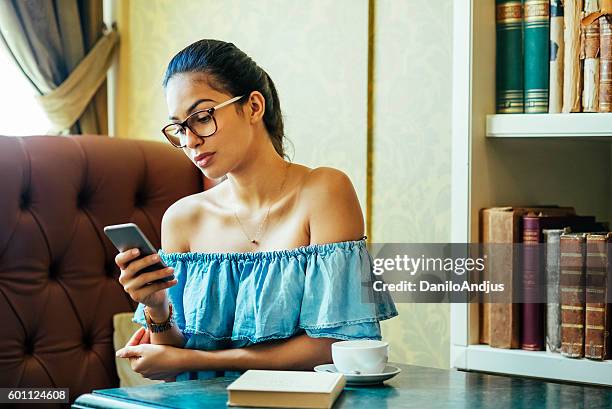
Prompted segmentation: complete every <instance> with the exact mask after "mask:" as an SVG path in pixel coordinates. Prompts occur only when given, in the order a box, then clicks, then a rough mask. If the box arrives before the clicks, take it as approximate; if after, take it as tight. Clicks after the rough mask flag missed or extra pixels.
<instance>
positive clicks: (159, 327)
mask: <svg viewBox="0 0 612 409" xmlns="http://www.w3.org/2000/svg"><path fill="white" fill-rule="evenodd" d="M169 306H170V314H169V315H168V319H167V320H166V321H164V322H161V323H159V324H158V323H155V322H153V320H151V317H150V316H149V312H148V307H145V308H144V316H145V320H146V321H147V326H148V327H149V329H150V330H151V332H154V333H156V334H157V333H160V332H164V331H167V330H169V329H170V328H172V327H173V326H174V319H173V318H172V303H170V304H169Z"/></svg>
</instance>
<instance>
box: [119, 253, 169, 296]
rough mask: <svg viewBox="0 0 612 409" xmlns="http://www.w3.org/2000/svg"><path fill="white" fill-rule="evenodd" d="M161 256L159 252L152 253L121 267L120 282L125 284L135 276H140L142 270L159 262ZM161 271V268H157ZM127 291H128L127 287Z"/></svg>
mask: <svg viewBox="0 0 612 409" xmlns="http://www.w3.org/2000/svg"><path fill="white" fill-rule="evenodd" d="M159 261H160V258H159V255H157V254H151V255H149V256H146V257H143V258H140V259H138V260H134V261H132V262H131V263H129V264H128V265H127V266H126V267H125V268H123V269H121V275H120V276H119V282H120V283H121V284H122V285H123V286H124V288H125V285H126V284H127V283H129V282H130V280H132V279H133V278H135V277H137V276H139V275H140V274H139V272H140V270H142V269H144V268H146V267H149V266H152V265H154V264H156V263H159ZM156 271H159V270H156ZM126 291H128V290H127V289H126Z"/></svg>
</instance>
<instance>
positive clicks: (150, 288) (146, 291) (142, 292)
mask: <svg viewBox="0 0 612 409" xmlns="http://www.w3.org/2000/svg"><path fill="white" fill-rule="evenodd" d="M176 283H177V280H176V279H174V280H171V281H166V282H161V283H153V284H151V285H147V286H144V287H142V288H140V289H138V290H134V291H132V292H131V293H130V297H132V300H134V301H136V302H142V300H144V299H146V298H147V297H148V296H150V295H151V294H153V293H155V292H157V291H160V290H165V289H166V288H170V287H173V286H175V285H176Z"/></svg>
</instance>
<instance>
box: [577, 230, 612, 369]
mask: <svg viewBox="0 0 612 409" xmlns="http://www.w3.org/2000/svg"><path fill="white" fill-rule="evenodd" d="M586 243H587V244H586V245H587V253H586V284H585V289H586V297H585V304H586V313H585V329H584V356H585V358H589V359H595V360H599V361H602V360H604V359H609V358H610V356H611V355H612V351H611V350H610V333H609V331H610V321H611V319H612V315H611V314H612V305H611V304H610V303H611V302H612V299H611V296H612V294H609V293H608V291H609V289H610V288H609V286H610V281H609V280H611V279H612V278H611V277H610V275H611V274H612V273H611V271H612V268H611V263H612V252H611V246H612V233H607V234H589V235H588V236H587V239H586Z"/></svg>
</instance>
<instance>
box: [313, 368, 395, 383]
mask: <svg viewBox="0 0 612 409" xmlns="http://www.w3.org/2000/svg"><path fill="white" fill-rule="evenodd" d="M314 370H315V372H332V373H339V372H338V370H337V369H336V366H335V365H334V364H325V365H319V366H315V368H314ZM401 371H402V370H401V369H400V368H398V367H396V366H393V365H387V366H385V369H384V370H383V371H382V373H378V374H359V375H357V374H343V375H344V377H345V378H346V384H347V385H376V384H380V383H383V382H384V381H386V380H387V379H391V378H393V377H394V376H395V375H397V374H398V373H400V372H401Z"/></svg>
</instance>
